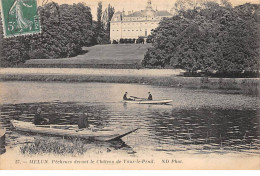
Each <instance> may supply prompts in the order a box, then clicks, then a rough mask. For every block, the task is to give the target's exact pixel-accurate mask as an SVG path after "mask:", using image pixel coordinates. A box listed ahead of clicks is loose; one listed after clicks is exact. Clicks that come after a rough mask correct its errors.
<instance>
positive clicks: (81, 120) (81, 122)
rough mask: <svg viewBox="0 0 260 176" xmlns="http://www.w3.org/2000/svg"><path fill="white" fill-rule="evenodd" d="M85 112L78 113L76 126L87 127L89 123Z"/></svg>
mask: <svg viewBox="0 0 260 176" xmlns="http://www.w3.org/2000/svg"><path fill="white" fill-rule="evenodd" d="M86 114H87V113H85V112H82V113H81V114H80V115H79V120H78V127H79V129H83V128H88V127H89V123H88V115H86Z"/></svg>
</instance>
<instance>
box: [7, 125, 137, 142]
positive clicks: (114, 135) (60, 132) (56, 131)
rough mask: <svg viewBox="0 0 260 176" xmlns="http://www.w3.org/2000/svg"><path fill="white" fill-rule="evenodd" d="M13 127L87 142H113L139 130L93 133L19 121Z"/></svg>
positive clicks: (107, 130)
mask: <svg viewBox="0 0 260 176" xmlns="http://www.w3.org/2000/svg"><path fill="white" fill-rule="evenodd" d="M11 123H12V125H13V127H14V128H15V129H16V130H19V131H24V132H31V133H39V134H48V135H55V136H64V137H78V138H83V139H87V140H95V141H111V140H117V139H120V138H122V137H124V136H126V135H128V134H130V133H133V132H135V131H136V130H138V129H139V128H134V129H130V128H128V129H119V130H109V129H104V130H100V131H93V130H88V129H83V130H82V129H75V128H74V125H73V126H72V125H49V126H48V125H34V124H33V123H31V122H23V121H18V120H11ZM61 126H62V127H66V126H68V129H62V128H60V127H61Z"/></svg>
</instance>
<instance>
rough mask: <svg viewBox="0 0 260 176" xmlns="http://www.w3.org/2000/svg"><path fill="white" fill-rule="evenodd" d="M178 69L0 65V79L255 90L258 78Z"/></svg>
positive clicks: (254, 91) (258, 81)
mask: <svg viewBox="0 0 260 176" xmlns="http://www.w3.org/2000/svg"><path fill="white" fill-rule="evenodd" d="M182 72H183V70H181V69H176V70H173V69H165V70H161V69H140V70H137V69H86V68H1V69H0V81H62V82H104V83H130V84H131V83H135V84H149V85H157V86H168V87H187V88H207V89H231V90H239V91H243V92H244V93H249V94H258V93H259V85H260V79H259V78H208V77H182V76H178V75H180V74H181V73H182Z"/></svg>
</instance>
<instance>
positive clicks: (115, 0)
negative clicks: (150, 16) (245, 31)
mask: <svg viewBox="0 0 260 176" xmlns="http://www.w3.org/2000/svg"><path fill="white" fill-rule="evenodd" d="M38 1H43V0H38ZM49 1H54V2H58V3H67V4H73V3H77V2H84V3H86V5H87V6H89V7H90V8H91V12H92V15H93V17H94V19H95V17H96V11H97V4H98V2H99V1H101V2H102V4H103V8H104V9H105V7H107V6H108V4H109V3H110V4H111V5H112V6H113V7H115V11H122V9H124V10H125V12H126V13H127V12H128V11H132V10H134V11H139V10H143V9H144V8H145V7H146V3H147V0H49ZM175 1H176V0H152V6H153V8H154V9H156V7H157V10H168V11H170V9H171V8H172V7H173V5H174V3H175ZM229 1H230V2H231V3H232V5H233V6H236V5H240V4H244V3H246V2H251V3H255V4H260V0H229Z"/></svg>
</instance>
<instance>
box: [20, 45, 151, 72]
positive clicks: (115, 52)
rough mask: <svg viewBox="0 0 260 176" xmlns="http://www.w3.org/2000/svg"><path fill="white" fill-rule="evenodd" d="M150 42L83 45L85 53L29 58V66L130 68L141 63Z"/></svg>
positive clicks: (27, 63) (27, 64) (26, 64)
mask: <svg viewBox="0 0 260 176" xmlns="http://www.w3.org/2000/svg"><path fill="white" fill-rule="evenodd" d="M148 47H150V44H114V45H96V46H93V47H84V48H83V50H85V51H86V53H85V54H83V55H79V56H76V57H72V58H62V59H31V60H28V61H27V62H26V63H25V66H29V67H45V66H46V67H74V66H75V67H78V66H79V67H93V68H103V67H104V68H131V67H136V65H139V66H140V64H141V61H142V60H143V58H144V54H145V52H146V50H147V48H148Z"/></svg>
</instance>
